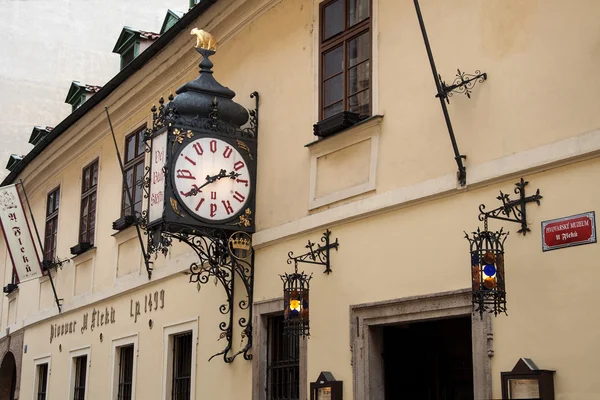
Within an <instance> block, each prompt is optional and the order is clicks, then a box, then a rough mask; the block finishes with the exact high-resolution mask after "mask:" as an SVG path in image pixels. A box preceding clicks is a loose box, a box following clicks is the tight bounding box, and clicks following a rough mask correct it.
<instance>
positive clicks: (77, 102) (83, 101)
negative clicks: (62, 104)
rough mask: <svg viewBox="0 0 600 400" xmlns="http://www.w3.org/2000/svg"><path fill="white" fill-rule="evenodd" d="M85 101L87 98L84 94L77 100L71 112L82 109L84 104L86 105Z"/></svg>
mask: <svg viewBox="0 0 600 400" xmlns="http://www.w3.org/2000/svg"><path fill="white" fill-rule="evenodd" d="M85 100H86V98H85V93H84V94H82V95H81V96H80V97H79V98H78V99H77V100H75V101H74V102H73V104H72V105H71V108H72V109H71V112H73V111H75V110H77V109H78V108H79V107H81V105H82V104H83V103H85Z"/></svg>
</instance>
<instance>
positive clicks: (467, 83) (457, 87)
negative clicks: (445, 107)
mask: <svg viewBox="0 0 600 400" xmlns="http://www.w3.org/2000/svg"><path fill="white" fill-rule="evenodd" d="M438 78H439V80H440V91H439V92H438V94H436V95H435V97H438V98H442V99H445V100H446V102H447V103H448V104H450V99H449V98H450V97H452V95H453V94H454V93H452V92H456V93H462V94H464V95H466V96H467V97H468V98H469V99H470V98H471V92H472V90H473V87H474V86H475V84H476V83H477V82H479V83H483V82H484V81H486V80H487V73H485V72H481V71H479V70H476V71H475V73H474V74H467V73H465V72H462V71H461V70H460V69H457V70H456V77H455V78H454V80H453V81H452V84H450V85H447V84H446V82H445V81H444V80H443V79H442V76H441V75H439V74H438Z"/></svg>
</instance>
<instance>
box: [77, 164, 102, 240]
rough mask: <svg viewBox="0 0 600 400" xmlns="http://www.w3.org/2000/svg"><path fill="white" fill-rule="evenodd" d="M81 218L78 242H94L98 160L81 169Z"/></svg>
mask: <svg viewBox="0 0 600 400" xmlns="http://www.w3.org/2000/svg"><path fill="white" fill-rule="evenodd" d="M81 181H82V182H81V218H80V220H79V243H90V244H92V245H93V244H94V233H95V231H96V199H97V191H98V160H95V161H94V162H92V163H91V164H90V165H88V166H87V167H85V168H84V169H83V173H82V178H81Z"/></svg>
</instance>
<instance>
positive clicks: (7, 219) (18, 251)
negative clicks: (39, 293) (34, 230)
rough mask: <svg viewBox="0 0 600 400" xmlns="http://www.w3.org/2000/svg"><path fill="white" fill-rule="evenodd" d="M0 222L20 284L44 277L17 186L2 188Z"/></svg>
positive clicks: (0, 190) (0, 188)
mask: <svg viewBox="0 0 600 400" xmlns="http://www.w3.org/2000/svg"><path fill="white" fill-rule="evenodd" d="M0 222H1V224H2V231H3V232H4V239H5V240H6V244H7V246H8V252H9V254H10V258H11V260H12V263H13V265H14V267H15V270H16V272H17V276H18V277H19V281H20V282H24V281H28V280H30V279H35V278H38V277H40V276H42V267H41V264H40V259H39V258H38V253H37V251H36V248H35V245H34V243H33V236H32V235H31V230H30V229H29V224H28V223H27V218H26V217H25V212H24V210H23V203H22V202H21V197H20V196H19V192H18V191H17V186H16V185H9V186H3V187H0Z"/></svg>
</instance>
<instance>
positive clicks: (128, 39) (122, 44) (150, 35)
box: [113, 26, 160, 54]
mask: <svg viewBox="0 0 600 400" xmlns="http://www.w3.org/2000/svg"><path fill="white" fill-rule="evenodd" d="M159 37H160V34H159V33H154V32H148V31H138V30H137V29H133V28H131V27H129V26H124V27H123V30H122V31H121V34H120V35H119V38H118V39H117V43H115V47H114V48H113V53H118V54H121V53H122V52H123V51H124V50H126V49H127V48H129V46H130V45H131V44H132V43H134V42H135V41H137V40H138V39H140V38H141V39H147V40H156V39H158V38H159Z"/></svg>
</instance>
